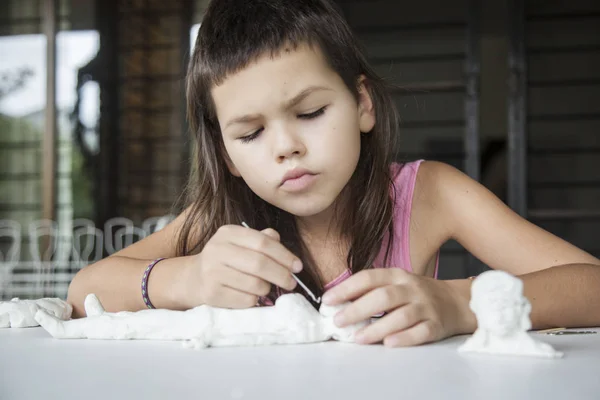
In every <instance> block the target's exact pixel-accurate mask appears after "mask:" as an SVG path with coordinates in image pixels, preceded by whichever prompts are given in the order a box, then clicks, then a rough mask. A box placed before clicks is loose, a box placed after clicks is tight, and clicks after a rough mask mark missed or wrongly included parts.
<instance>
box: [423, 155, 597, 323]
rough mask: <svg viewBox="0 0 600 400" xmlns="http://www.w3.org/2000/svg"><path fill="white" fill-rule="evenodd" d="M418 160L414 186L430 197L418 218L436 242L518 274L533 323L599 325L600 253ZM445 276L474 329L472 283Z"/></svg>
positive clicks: (465, 179)
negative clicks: (460, 248) (470, 307)
mask: <svg viewBox="0 0 600 400" xmlns="http://www.w3.org/2000/svg"><path fill="white" fill-rule="evenodd" d="M421 168H422V170H420V172H419V175H420V177H419V182H418V184H417V190H418V191H419V192H421V193H420V196H422V197H424V198H429V199H430V201H429V202H428V204H426V205H425V207H427V208H429V213H428V214H429V216H430V218H429V219H428V221H422V222H421V224H425V223H427V225H428V228H427V229H426V230H427V231H430V232H429V237H435V238H436V241H437V242H439V243H440V244H441V243H443V241H445V240H447V239H450V238H453V239H456V240H457V241H458V242H459V243H461V244H462V245H463V246H464V247H465V248H466V249H467V250H468V251H469V252H471V253H472V254H473V255H475V256H476V257H477V258H479V259H480V260H481V261H482V262H484V263H485V264H486V265H488V266H489V267H490V268H493V269H499V270H504V271H507V272H509V273H512V274H514V275H519V276H520V278H522V279H523V282H524V290H525V295H526V296H527V297H528V299H529V300H530V301H531V304H532V312H531V320H532V324H533V327H534V328H536V329H541V328H546V327H555V326H597V325H600V311H599V310H600V290H598V288H599V287H600V267H599V265H600V260H598V259H597V258H595V257H593V256H592V255H590V254H588V253H586V252H584V251H583V250H581V249H579V248H577V247H575V246H573V245H571V244H570V243H568V242H566V241H564V240H562V239H560V238H558V237H556V236H555V235H553V234H551V233H549V232H547V231H545V230H543V229H541V228H539V227H538V226H536V225H534V224H532V223H530V222H528V221H527V220H525V219H523V218H521V217H520V216H518V215H517V214H516V213H514V212H513V211H512V210H511V209H510V208H508V207H507V206H506V205H505V204H504V203H502V202H501V201H500V200H499V199H498V198H496V197H495V196H494V195H493V194H492V193H491V192H489V191H488V190H487V189H486V188H484V187H483V186H482V185H480V184H479V183H477V182H475V181H473V180H472V179H470V178H469V177H467V176H466V175H464V174H463V173H461V172H460V171H458V170H456V169H454V168H452V167H450V166H447V165H444V164H441V163H435V162H426V163H424V164H423V165H422V167H421ZM431 216H433V218H431ZM431 221H435V223H431ZM449 284H450V285H452V286H453V287H454V288H455V290H456V293H457V295H458V296H459V298H460V299H461V300H460V301H461V304H462V306H463V307H462V308H463V310H464V312H465V315H466V316H465V318H464V320H465V324H466V327H465V330H467V331H472V330H473V329H474V318H473V317H472V316H469V315H468V314H471V313H470V312H469V311H468V305H467V303H468V299H469V297H470V293H469V291H470V284H469V282H468V281H466V280H457V281H449ZM468 325H470V326H468Z"/></svg>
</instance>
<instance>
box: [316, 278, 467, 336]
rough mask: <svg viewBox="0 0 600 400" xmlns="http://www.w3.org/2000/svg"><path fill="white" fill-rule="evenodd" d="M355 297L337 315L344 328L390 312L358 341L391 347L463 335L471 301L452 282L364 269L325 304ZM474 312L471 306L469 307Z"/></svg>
mask: <svg viewBox="0 0 600 400" xmlns="http://www.w3.org/2000/svg"><path fill="white" fill-rule="evenodd" d="M345 301H351V302H352V303H351V304H350V305H348V307H346V308H345V309H344V310H343V311H340V312H339V313H338V314H337V315H336V316H335V317H334V322H335V324H336V325H337V326H338V327H344V326H347V325H350V324H353V323H357V322H360V321H365V320H369V319H370V318H371V317H372V316H374V315H378V314H381V313H383V312H386V315H385V316H383V317H382V318H380V319H377V320H375V321H374V322H373V323H372V324H370V325H368V326H366V327H365V328H363V329H361V330H360V331H359V332H357V335H356V341H357V342H358V343H362V344H368V343H377V342H381V341H383V344H384V345H386V346H390V347H396V346H413V345H419V344H423V343H428V342H433V341H437V340H441V339H443V338H446V337H448V336H452V335H454V334H457V333H460V332H461V330H463V329H464V328H462V327H460V326H459V321H461V320H463V319H464V317H462V316H461V314H463V313H464V312H465V310H464V308H465V299H462V298H461V297H460V295H459V294H458V293H457V292H456V291H455V290H453V287H452V286H451V285H450V284H448V283H447V282H446V281H439V280H436V279H432V278H427V277H423V276H419V275H415V274H412V273H409V272H407V271H404V270H402V269H400V268H375V269H367V270H363V271H360V272H358V273H357V274H356V275H353V276H351V277H350V278H348V279H347V280H345V281H344V282H342V283H340V284H339V285H337V286H336V287H334V288H332V289H330V290H328V291H327V292H326V293H325V295H324V296H323V303H325V304H330V305H335V304H339V303H343V302H345ZM467 312H468V310H467Z"/></svg>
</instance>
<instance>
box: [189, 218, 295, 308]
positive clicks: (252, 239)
mask: <svg viewBox="0 0 600 400" xmlns="http://www.w3.org/2000/svg"><path fill="white" fill-rule="evenodd" d="M279 240H280V238H279V234H278V233H277V232H276V231H275V230H273V229H270V228H269V229H265V230H263V231H257V230H254V229H249V228H245V227H243V226H238V225H225V226H222V227H221V228H219V229H218V230H217V232H216V233H215V234H214V235H213V237H212V238H210V240H209V241H208V242H207V243H206V246H204V249H202V251H201V252H200V253H199V254H198V255H196V256H193V257H190V259H189V263H188V264H187V265H186V266H185V267H184V268H185V270H184V271H185V272H184V273H183V274H182V277H183V279H184V282H182V287H183V291H184V293H185V296H186V299H187V301H185V303H187V304H188V305H189V306H190V307H195V306H198V305H201V304H206V305H209V306H213V307H221V308H249V307H253V306H255V305H256V303H257V302H258V298H259V297H260V296H266V295H267V294H268V293H269V292H270V290H271V284H274V285H277V286H279V287H281V288H283V289H286V290H289V291H292V290H293V289H294V288H295V287H296V281H295V280H294V278H293V277H292V272H300V271H301V270H302V263H301V261H300V259H299V258H298V257H296V256H295V255H294V254H292V252H290V251H289V250H288V249H287V248H285V247H284V246H283V245H282V244H281V242H280V241H279Z"/></svg>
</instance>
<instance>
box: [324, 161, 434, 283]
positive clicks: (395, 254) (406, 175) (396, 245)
mask: <svg viewBox="0 0 600 400" xmlns="http://www.w3.org/2000/svg"><path fill="white" fill-rule="evenodd" d="M422 162H423V160H418V161H414V162H410V163H406V164H393V165H392V167H391V168H392V177H393V180H394V187H393V188H394V189H395V191H396V193H395V195H396V196H395V198H396V202H395V204H394V222H393V224H394V242H393V243H392V246H391V248H390V255H389V258H388V262H385V253H386V250H387V244H388V241H389V234H387V233H386V235H385V237H384V239H383V243H382V245H381V250H380V251H379V255H378V256H377V258H376V259H375V262H374V267H375V268H402V269H404V270H406V271H409V272H413V268H412V264H411V261H410V240H409V237H410V216H411V211H412V202H413V193H414V191H415V183H416V181H417V172H418V171H419V166H420V165H421V163H422ZM438 266H439V253H438V255H437V256H436V261H435V272H434V277H435V278H437V273H438ZM351 274H352V273H351V272H350V270H349V269H347V270H346V271H344V272H343V273H342V274H341V275H340V276H338V277H337V278H335V279H334V280H332V281H331V282H329V283H328V284H326V285H325V288H324V289H325V290H328V289H331V288H332V287H334V286H336V285H337V284H339V283H340V282H343V281H344V280H346V279H348V277H350V275H351Z"/></svg>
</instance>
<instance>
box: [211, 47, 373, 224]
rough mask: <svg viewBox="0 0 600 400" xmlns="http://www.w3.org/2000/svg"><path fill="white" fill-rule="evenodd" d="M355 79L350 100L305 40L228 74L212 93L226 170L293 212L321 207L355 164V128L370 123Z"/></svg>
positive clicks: (368, 107)
mask: <svg viewBox="0 0 600 400" xmlns="http://www.w3.org/2000/svg"><path fill="white" fill-rule="evenodd" d="M359 83H360V84H359V100H358V102H357V101H356V99H355V98H354V96H353V95H352V93H351V92H350V90H349V89H348V88H347V87H346V85H345V84H344V82H343V81H342V79H341V78H340V77H339V76H338V74H337V73H336V72H334V71H333V70H332V69H331V68H330V67H329V66H328V64H327V62H326V61H325V59H324V57H323V55H322V53H321V51H320V50H319V49H317V48H314V49H313V48H311V47H309V46H307V45H301V46H298V47H297V48H296V49H295V50H291V49H289V50H288V49H284V50H282V51H281V52H280V53H279V54H278V55H276V56H274V57H273V58H272V57H270V55H265V56H263V57H261V58H259V59H258V60H257V61H256V62H254V63H252V64H250V65H249V66H247V67H246V68H244V69H243V70H241V71H240V72H237V73H235V74H232V75H230V76H229V77H228V78H227V79H226V80H225V81H224V82H223V83H222V84H221V85H219V86H216V87H215V88H213V90H212V96H213V99H214V102H215V105H216V111H217V117H218V119H219V125H220V127H221V132H222V134H223V141H224V143H225V149H226V151H227V155H228V156H229V162H228V164H229V169H230V171H231V173H232V174H234V175H236V176H238V177H241V178H242V179H244V181H245V182H246V184H247V185H248V186H249V187H250V189H252V191H254V193H256V194H257V195H258V196H259V197H261V198H262V199H263V200H265V201H267V202H269V203H271V204H273V205H275V206H276V207H279V208H281V209H283V210H285V211H288V212H290V213H292V214H294V215H296V216H299V217H308V216H315V215H317V214H320V213H322V212H324V211H326V210H328V209H329V208H330V207H331V205H332V204H333V203H334V201H335V200H336V198H337V197H338V196H339V195H340V193H341V192H342V189H343V188H344V187H345V186H346V184H347V183H348V181H349V180H350V177H351V176H352V174H353V172H354V170H355V168H356V165H357V163H358V159H359V154H360V134H361V132H369V131H371V129H373V126H374V125H375V115H374V111H373V106H372V102H371V98H370V96H369V94H368V92H367V90H366V89H365V87H364V84H363V83H362V80H361V81H359ZM288 178H291V179H288ZM294 178H295V179H294Z"/></svg>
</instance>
